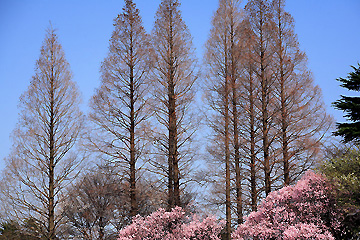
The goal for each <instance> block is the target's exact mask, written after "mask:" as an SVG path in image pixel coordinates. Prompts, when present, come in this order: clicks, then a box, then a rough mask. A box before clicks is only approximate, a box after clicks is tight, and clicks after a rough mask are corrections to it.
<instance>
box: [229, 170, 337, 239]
mask: <svg viewBox="0 0 360 240" xmlns="http://www.w3.org/2000/svg"><path fill="white" fill-rule="evenodd" d="M340 216H341V215H340V214H339V213H338V212H337V210H336V204H335V201H334V200H333V198H332V196H331V185H330V184H329V183H328V182H327V180H326V179H325V178H324V177H323V176H322V175H319V174H316V173H314V172H312V171H308V172H307V173H306V174H305V175H304V176H303V178H302V179H301V180H299V181H298V183H297V184H296V185H295V186H288V187H284V188H282V189H280V190H278V191H274V192H272V193H270V194H269V195H268V196H267V198H266V199H265V200H264V201H263V203H262V205H261V206H260V207H259V208H258V211H257V212H252V213H251V214H250V215H249V216H248V218H247V220H246V222H245V223H244V224H242V225H240V226H239V227H238V228H237V230H236V231H235V232H234V233H233V235H232V238H233V239H237V240H242V239H264V240H265V239H284V240H295V239H328V240H330V239H335V238H334V237H333V235H332V231H337V230H339V228H340V222H341V221H340V219H339V218H340Z"/></svg>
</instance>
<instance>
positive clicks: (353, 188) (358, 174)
mask: <svg viewBox="0 0 360 240" xmlns="http://www.w3.org/2000/svg"><path fill="white" fill-rule="evenodd" d="M330 154H331V156H329V157H328V159H327V160H326V161H324V162H323V163H322V165H321V166H320V168H319V170H320V171H321V172H322V173H324V174H325V175H326V176H327V178H328V179H330V180H331V181H332V182H333V183H334V185H335V186H336V190H337V193H336V195H337V202H338V204H339V207H340V208H341V209H342V211H343V212H344V214H345V222H344V224H345V225H346V226H347V230H348V232H349V234H350V235H356V234H358V235H359V234H360V148H359V147H357V146H352V147H348V148H346V147H345V146H343V147H342V148H340V149H336V150H332V152H331V153H330Z"/></svg>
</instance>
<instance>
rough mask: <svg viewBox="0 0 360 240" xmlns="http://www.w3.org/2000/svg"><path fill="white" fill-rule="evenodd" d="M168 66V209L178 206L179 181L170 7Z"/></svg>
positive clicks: (170, 15)
mask: <svg viewBox="0 0 360 240" xmlns="http://www.w3.org/2000/svg"><path fill="white" fill-rule="evenodd" d="M169 18H170V20H169V36H168V37H169V38H168V39H169V42H168V44H169V54H170V55H169V66H168V71H169V73H168V100H169V105H168V111H169V159H168V163H169V183H168V188H169V191H168V193H169V206H168V208H169V210H170V209H171V208H173V207H174V206H180V205H181V203H180V182H179V165H178V159H177V147H178V146H177V145H178V143H177V124H176V123H177V118H176V96H175V82H174V75H175V72H174V71H175V66H174V65H175V63H174V56H173V54H174V50H173V47H174V43H173V41H174V39H173V34H174V33H173V19H172V18H173V16H172V9H171V8H170V12H169Z"/></svg>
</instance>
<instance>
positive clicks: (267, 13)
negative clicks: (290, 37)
mask: <svg viewBox="0 0 360 240" xmlns="http://www.w3.org/2000/svg"><path fill="white" fill-rule="evenodd" d="M245 11H246V14H247V16H248V21H249V26H250V29H251V31H252V33H253V34H254V35H253V36H254V38H253V41H254V42H253V45H252V46H253V48H254V54H253V65H254V68H253V70H254V73H255V76H256V78H258V80H259V84H260V115H259V116H260V118H261V141H262V153H263V158H262V160H261V164H262V168H263V171H264V184H265V187H264V188H265V194H266V195H268V194H269V193H270V192H271V183H272V177H271V174H272V170H273V168H274V166H275V157H274V155H273V154H272V151H271V150H272V149H271V144H272V142H273V141H274V138H275V135H274V133H273V131H274V130H273V118H274V114H275V108H274V101H273V94H274V91H273V89H274V82H275V81H274V76H273V72H272V69H271V64H272V61H273V60H272V57H273V51H274V50H273V46H274V42H273V41H274V38H273V33H274V31H275V27H274V23H273V19H272V16H273V15H272V8H271V4H270V2H269V0H250V1H249V2H248V3H247V5H246V7H245Z"/></svg>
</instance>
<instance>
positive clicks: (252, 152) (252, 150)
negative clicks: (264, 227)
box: [249, 69, 257, 211]
mask: <svg viewBox="0 0 360 240" xmlns="http://www.w3.org/2000/svg"><path fill="white" fill-rule="evenodd" d="M249 77H250V79H249V80H250V86H249V102H250V105H249V108H250V109H249V111H250V186H251V210H252V211H256V210H257V189H256V153H255V103H254V100H255V99H254V86H253V77H252V69H250V76H249Z"/></svg>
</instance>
